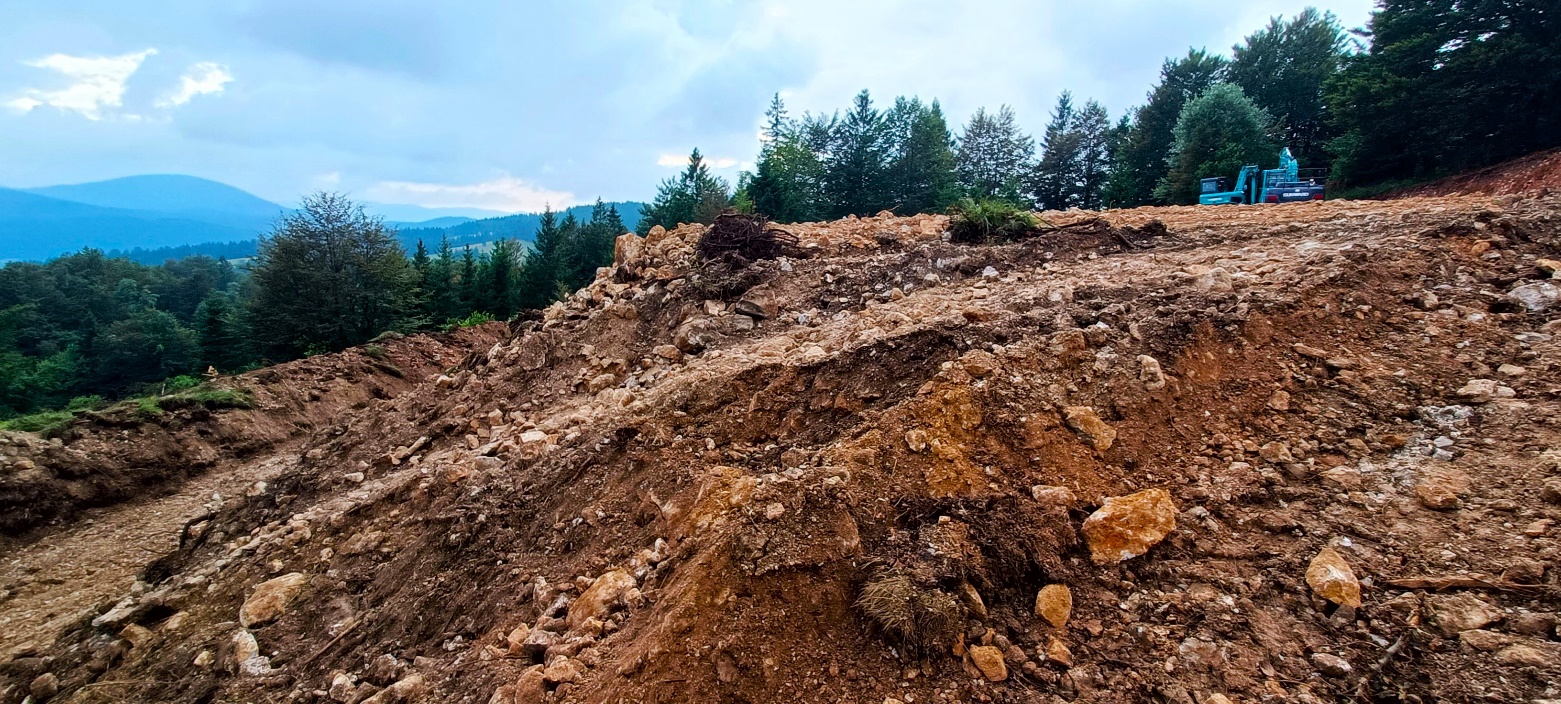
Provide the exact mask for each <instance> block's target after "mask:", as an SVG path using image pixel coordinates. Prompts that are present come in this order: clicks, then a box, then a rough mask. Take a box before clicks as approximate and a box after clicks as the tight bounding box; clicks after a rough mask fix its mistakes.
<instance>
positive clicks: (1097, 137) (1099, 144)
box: [1074, 100, 1118, 210]
mask: <svg viewBox="0 0 1561 704" xmlns="http://www.w3.org/2000/svg"><path fill="white" fill-rule="evenodd" d="M1074 129H1075V130H1076V131H1077V132H1078V135H1079V138H1078V153H1077V157H1076V159H1075V166H1074V173H1075V175H1076V176H1077V182H1076V185H1077V197H1076V198H1075V200H1074V204H1075V205H1077V206H1078V207H1080V208H1084V209H1086V210H1098V209H1100V208H1101V206H1102V203H1103V195H1104V191H1105V188H1106V178H1107V177H1108V176H1109V175H1110V173H1111V157H1112V154H1113V153H1114V152H1115V151H1116V141H1117V139H1118V132H1117V130H1116V129H1115V128H1113V127H1112V126H1111V118H1110V116H1109V115H1107V113H1106V108H1105V106H1103V105H1101V104H1100V103H1098V102H1095V101H1093V100H1091V101H1088V102H1086V103H1084V109H1082V110H1080V111H1079V112H1078V115H1077V116H1076V118H1075V120H1074Z"/></svg>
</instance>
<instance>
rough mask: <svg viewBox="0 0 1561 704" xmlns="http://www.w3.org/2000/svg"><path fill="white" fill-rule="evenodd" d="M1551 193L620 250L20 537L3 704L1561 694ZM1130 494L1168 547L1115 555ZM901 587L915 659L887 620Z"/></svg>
mask: <svg viewBox="0 0 1561 704" xmlns="http://www.w3.org/2000/svg"><path fill="white" fill-rule="evenodd" d="M1558 206H1561V200H1558V199H1557V198H1556V197H1554V196H1542V197H1530V196H1525V197H1517V196H1504V197H1493V196H1447V197H1438V198H1405V199H1399V200H1392V201H1371V202H1337V201H1330V202H1319V203H1308V204H1296V205H1285V206H1254V207H1226V208H1192V207H1186V208H1142V209H1137V210H1128V211H1110V212H1106V213H1102V214H1099V215H1100V216H1101V217H1103V218H1104V219H1105V221H1106V222H1107V223H1108V224H1109V227H1107V228H1103V229H1102V228H1096V227H1089V228H1075V229H1071V230H1059V231H1055V232H1053V233H1051V234H1047V235H1043V236H1040V237H1036V238H1031V239H1027V240H1022V241H1019V242H1015V243H1012V244H1005V245H1001V246H967V245H959V244H954V243H950V242H948V241H946V239H945V232H946V230H947V225H948V223H947V219H946V218H943V217H940V216H917V217H910V218H895V217H891V216H888V215H884V216H881V217H877V218H865V219H848V220H844V221H839V222H834V223H816V224H806V225H798V226H788V227H787V228H786V229H787V230H788V231H789V232H790V233H791V234H793V235H795V236H796V237H797V238H798V242H799V246H800V248H801V250H800V251H801V252H803V253H804V254H805V255H806V256H799V257H783V258H780V259H775V260H761V261H757V262H753V263H749V264H746V265H745V266H743V267H742V268H741V269H740V270H738V271H733V270H731V269H729V268H727V269H723V270H721V271H712V270H709V269H708V267H709V266H710V265H707V264H701V263H700V260H699V259H698V258H697V257H695V256H694V249H695V246H696V244H697V242H698V240H699V237H700V236H701V235H702V234H703V229H702V228H701V227H699V226H685V227H682V228H679V229H678V230H676V231H674V232H671V233H666V232H662V231H657V232H653V233H652V235H651V236H650V237H649V238H647V239H645V240H639V239H638V238H623V239H621V240H620V242H619V252H618V257H617V262H616V265H615V266H614V267H613V268H610V269H604V270H602V271H601V272H600V274H599V276H598V278H597V280H596V282H595V283H593V284H592V285H591V286H589V287H587V288H586V289H583V290H581V291H580V292H577V293H576V294H575V295H574V296H572V297H571V298H570V299H569V300H568V301H566V302H564V303H561V304H558V305H556V306H554V307H553V308H550V309H549V310H547V311H546V312H545V314H544V316H543V317H542V319H541V320H534V321H529V322H524V323H516V324H515V325H513V326H512V328H513V329H512V330H511V331H510V332H509V333H508V334H506V335H504V336H502V337H501V338H489V339H482V338H480V337H476V336H474V337H471V338H467V340H466V342H465V343H464V344H465V348H464V349H463V350H461V354H456V353H455V352H454V350H453V349H452V350H450V351H449V352H448V353H441V354H440V355H438V357H439V359H441V360H454V359H459V360H460V361H459V362H458V363H456V362H453V361H452V362H448V363H447V362H440V363H439V364H437V365H435V364H433V363H430V364H429V365H428V367H426V368H425V370H424V371H423V372H422V373H420V374H416V375H413V374H408V375H407V379H408V383H407V386H406V387H405V388H404V389H402V390H401V391H400V392H399V393H395V394H388V395H386V397H384V398H377V399H374V400H369V401H366V402H364V403H362V404H361V405H355V404H345V405H342V404H335V405H328V406H327V405H322V406H320V407H319V408H321V409H322V410H321V411H320V412H318V413H314V412H310V411H308V410H307V409H308V408H309V406H308V405H307V404H304V405H303V406H302V408H303V409H304V410H303V412H302V414H301V416H300V417H302V418H306V419H307V421H308V424H309V427H310V431H309V432H307V433H304V434H300V435H298V436H297V437H298V440H296V441H293V442H292V443H288V442H277V443H275V444H273V445H272V446H271V447H270V448H269V449H266V450H263V451H257V452H255V453H252V454H251V455H250V456H248V457H246V458H243V459H236V460H219V461H216V462H214V463H213V464H212V465H211V468H210V469H209V470H207V471H206V472H205V474H203V475H201V477H200V478H199V479H197V480H194V481H190V482H186V483H184V484H182V485H174V486H173V487H172V491H173V493H172V494H170V495H168V496H167V497H166V498H162V499H153V500H145V501H144V502H143V503H127V504H121V505H119V506H117V507H114V508H110V509H106V510H103V509H100V510H99V511H105V512H104V513H88V514H83V515H85V516H90V517H93V518H95V519H96V520H97V522H96V523H92V524H88V523H85V522H84V520H82V515H78V517H77V518H76V519H74V520H72V521H70V522H66V523H62V524H60V525H56V526H54V527H52V528H45V529H42V530H41V532H38V533H35V534H33V535H32V536H30V540H31V542H30V543H27V544H18V545H13V546H10V550H11V551H12V554H11V555H8V556H7V559H8V560H9V561H12V562H13V566H9V567H7V568H6V569H7V571H6V572H5V573H4V575H3V578H4V579H5V580H7V581H6V582H5V583H0V588H5V589H8V590H11V593H12V594H13V596H11V597H10V600H8V601H4V602H0V618H10V619H12V622H22V621H26V622H27V623H28V624H30V625H29V626H28V627H27V629H26V630H25V632H24V633H23V634H22V635H21V636H19V637H7V638H6V640H4V641H3V644H4V645H5V647H6V648H7V651H8V654H9V655H10V660H9V661H7V662H5V663H4V664H0V677H3V678H4V679H3V680H0V681H3V682H4V684H3V685H0V687H3V689H0V701H3V702H6V703H8V704H9V703H11V702H20V701H22V700H23V699H24V698H25V697H28V696H33V695H32V694H30V692H31V690H33V689H38V687H37V686H35V685H42V689H40V690H39V691H40V692H41V693H49V692H48V690H49V689H51V687H50V686H48V685H50V684H51V683H57V686H56V687H53V688H55V689H57V693H53V694H52V697H53V698H52V699H50V701H70V702H121V701H157V702H293V701H300V702H327V701H336V702H353V703H356V702H362V701H368V702H371V703H372V704H383V703H384V702H396V701H406V702H413V701H417V702H423V701H426V702H476V703H478V704H480V703H482V702H495V703H498V702H504V703H510V702H541V701H548V702H620V701H625V702H627V701H642V702H653V701H667V702H670V701H722V702H775V701H786V702H839V701H852V702H870V703H872V704H879V703H881V702H889V701H896V702H944V701H998V702H1031V701H1039V702H1055V701H1058V700H1063V701H1088V702H1116V701H1121V702H1137V701H1166V702H1177V703H1182V702H1196V703H1199V704H1203V703H1210V702H1214V703H1217V702H1222V701H1254V702H1255V701H1356V700H1366V701H1413V702H1463V701H1540V700H1549V699H1561V691H1558V690H1557V685H1556V684H1555V683H1556V682H1557V681H1558V680H1561V641H1558V636H1557V632H1556V622H1555V619H1556V614H1557V612H1558V610H1561V590H1558V584H1561V573H1558V568H1561V564H1558V559H1561V532H1558V530H1561V528H1558V526H1557V525H1556V523H1557V521H1558V520H1561V505H1558V503H1557V502H1561V483H1558V482H1561V466H1558V465H1561V438H1558V436H1561V412H1558V410H1561V355H1558V353H1561V340H1558V339H1557V337H1556V335H1557V334H1558V333H1561V330H1558V329H1557V328H1558V327H1561V325H1558V323H1556V322H1555V321H1556V320H1557V319H1558V317H1561V303H1552V304H1550V305H1548V307H1547V306H1546V305H1544V304H1543V301H1542V300H1540V303H1539V307H1538V308H1535V307H1533V305H1531V304H1529V303H1527V302H1526V301H1531V300H1538V299H1534V298H1533V297H1532V296H1530V295H1529V294H1531V293H1533V292H1535V291H1536V290H1539V289H1542V288H1543V286H1544V285H1545V282H1546V281H1547V280H1548V279H1547V277H1548V276H1549V274H1548V273H1547V272H1546V271H1545V270H1544V269H1543V268H1542V267H1541V264H1540V262H1541V260H1543V259H1552V260H1553V259H1556V258H1557V252H1558V235H1561V213H1558V211H1557V207H1558ZM1043 215H1044V216H1045V218H1046V219H1047V220H1048V221H1049V222H1050V223H1052V224H1054V225H1066V224H1068V223H1070V222H1076V221H1083V220H1085V219H1087V218H1090V217H1095V216H1096V214H1093V213H1046V214H1043ZM717 279H719V280H717ZM1524 287H1528V288H1524ZM1536 287H1538V288H1536ZM717 290H718V291H720V294H719V295H717V296H711V297H709V299H708V300H707V295H708V294H709V292H711V291H717ZM1515 290H1516V292H1515V293H1514V291H1515ZM1541 294H1542V291H1541ZM1541 298H1542V295H1541ZM408 342H409V343H415V344H430V343H417V342H415V339H414V340H408ZM439 344H442V345H448V346H450V347H452V348H455V347H458V345H457V344H456V343H454V342H450V341H445V342H441V343H439ZM354 354H358V353H356V352H348V353H344V354H343V355H341V356H340V357H339V358H337V359H340V360H351V359H354V357H353V356H352V355H354ZM321 363H322V364H323V363H325V362H323V361H322V362H321ZM341 363H342V364H346V363H348V362H346V361H343V362H341ZM435 367H437V368H435ZM1471 380H1483V381H1478V383H1470V382H1471ZM303 381H304V379H303V378H296V379H295V380H294V381H292V382H284V383H302V382H303ZM1082 407H1088V409H1090V411H1091V412H1092V414H1093V416H1094V417H1095V418H1098V421H1099V423H1098V424H1088V423H1082V422H1080V421H1079V418H1080V411H1079V409H1080V408H1082ZM264 412H265V411H264V409H262V410H260V411H256V412H254V413H257V414H261V415H263V414H264ZM82 432H83V437H82V439H78V440H77V441H76V442H78V443H80V442H85V441H86V440H85V438H87V437H92V436H95V435H102V436H106V435H108V434H111V433H112V432H117V431H113V430H110V429H83V430H82ZM170 433H171V435H173V436H176V437H179V436H180V431H177V430H175V431H170ZM1108 436H1109V437H1110V441H1109V442H1108V441H1106V440H1105V438H1107V437H1108ZM293 443H296V444H293ZM68 446H69V445H67V447H68ZM259 478H265V481H266V485H265V487H263V488H258V487H257V488H256V489H254V490H251V491H234V490H233V489H232V488H231V487H237V486H244V487H250V486H253V483H254V481H255V480H257V479H259ZM219 484H220V485H221V487H225V488H214V487H217V486H218V485H219ZM1038 486H1039V487H1042V488H1041V490H1039V491H1037V490H1036V489H1035V487H1038ZM1046 487H1053V488H1052V489H1047V488H1046ZM1056 487H1060V488H1064V489H1066V490H1067V491H1066V492H1060V491H1059V490H1058V489H1056ZM1146 489H1163V490H1166V491H1168V492H1169V493H1170V495H1171V497H1172V502H1173V504H1174V511H1175V515H1174V526H1175V527H1174V529H1173V530H1172V531H1171V532H1170V533H1169V534H1168V535H1166V536H1165V537H1164V539H1163V540H1161V541H1159V542H1157V543H1155V544H1154V545H1153V547H1151V548H1149V550H1148V552H1147V553H1146V554H1143V555H1141V556H1137V557H1132V558H1130V559H1127V560H1125V561H1122V562H1109V563H1107V564H1101V563H1099V562H1098V561H1097V560H1095V559H1092V554H1091V550H1090V548H1089V545H1088V543H1087V541H1086V540H1085V539H1084V537H1083V536H1082V535H1081V533H1080V527H1081V525H1082V524H1083V522H1084V521H1085V519H1086V518H1087V517H1088V516H1090V515H1091V514H1092V513H1093V512H1095V511H1096V509H1098V508H1099V507H1100V506H1101V505H1102V504H1103V503H1104V501H1105V499H1106V498H1108V497H1119V496H1124V495H1127V494H1131V493H1134V492H1137V491H1141V490H1146ZM167 490H168V488H166V487H165V488H164V489H162V491H167ZM212 491H217V492H218V493H221V495H222V498H221V500H220V501H215V500H213V499H212V498H211V492H212ZM1065 496H1071V499H1069V498H1060V497H1065ZM208 503H209V504H210V506H209V509H210V513H211V515H210V517H207V518H204V520H199V521H197V522H195V523H193V524H188V523H187V522H186V521H187V520H188V519H187V518H186V517H187V516H188V517H202V512H204V511H205V510H206V509H207V504H208ZM155 511H162V512H163V514H162V515H161V516H158V515H155V514H151V515H148V512H155ZM191 513H195V514H196V515H195V516H190V514H191ZM138 516H140V517H141V518H139V519H138V518H137V517H138ZM143 519H144V520H143ZM108 524H112V525H113V526H116V527H115V528H113V529H112V531H110V530H109V529H107V528H105V526H106V525H108ZM121 530H123V531H126V532H127V534H128V535H134V536H137V537H135V538H133V539H132V540H133V541H134V544H138V545H144V546H147V547H148V548H149V550H148V551H146V552H143V553H140V554H136V553H130V552H129V551H128V550H127V548H126V545H127V541H125V540H116V539H115V537H116V536H114V535H109V534H108V533H109V532H116V533H117V532H118V531H121ZM158 547H161V548H164V549H171V551H170V552H168V553H167V554H166V555H163V556H161V557H158V558H157V559H150V558H152V557H154V555H153V553H155V552H157V551H158V550H157V548H158ZM1324 548H1332V549H1333V550H1334V551H1336V552H1337V553H1338V554H1339V555H1340V556H1341V557H1342V558H1343V560H1344V561H1345V562H1346V563H1347V564H1348V565H1349V567H1350V570H1351V571H1352V572H1353V575H1354V578H1355V579H1356V581H1357V582H1358V584H1359V587H1360V590H1361V595H1362V596H1361V603H1360V605H1359V606H1348V605H1344V606H1341V605H1339V604H1337V603H1333V602H1331V601H1329V600H1327V599H1324V598H1322V597H1321V596H1320V595H1319V593H1318V592H1316V591H1314V588H1313V587H1311V586H1309V585H1308V582H1307V580H1306V572H1307V568H1308V565H1309V564H1310V563H1311V562H1312V560H1313V558H1314V557H1316V556H1317V555H1318V554H1319V552H1321V551H1323V549H1324ZM63 554H70V555H71V558H72V562H73V564H79V565H88V564H90V565H94V566H96V569H97V570H98V572H96V573H88V572H86V571H85V570H86V568H84V567H71V568H66V567H63V566H61V567H59V568H55V567H50V566H47V565H46V564H44V563H48V562H49V561H51V560H54V559H57V558H55V557H54V556H56V555H63ZM111 556H113V557H111ZM135 564H143V565H144V567H142V568H141V570H140V572H139V577H140V584H136V585H132V584H129V583H127V581H126V578H125V576H124V575H126V574H128V570H129V569H130V568H131V566H132V565H135ZM29 566H32V567H37V568H38V569H36V570H34V571H33V572H32V573H31V574H32V576H33V577H34V579H32V580H31V581H29V582H26V583H23V580H24V579H25V577H23V576H18V575H24V574H25V573H27V571H28V569H29ZM45 573H47V574H50V575H56V574H57V575H59V576H57V577H48V578H45V579H48V580H54V579H57V580H59V583H51V584H46V585H43V586H39V583H40V582H41V581H43V580H40V579H37V578H36V577H37V576H38V575H41V574H45ZM294 573H297V574H300V575H303V576H304V577H305V579H304V580H303V582H302V583H303V584H304V586H302V587H301V588H300V589H299V590H298V591H297V592H296V593H289V594H286V595H283V596H280V597H279V596H277V595H276V593H275V591H274V590H275V589H276V586H275V585H276V584H279V583H282V582H286V583H294V584H296V583H298V582H296V581H294V580H291V579H289V580H280V581H279V582H269V583H268V580H272V579H274V578H277V577H281V576H283V575H290V574H294ZM886 576H893V577H903V579H902V580H900V581H898V582H895V584H901V585H908V586H903V587H897V588H902V589H908V590H910V591H911V592H912V594H911V595H912V596H915V597H916V598H917V599H918V600H919V601H916V602H915V603H918V604H926V605H930V606H929V609H930V611H928V612H926V613H924V614H922V615H921V616H917V617H916V618H917V621H916V622H917V623H918V624H920V625H919V626H918V628H917V629H915V632H914V633H910V632H908V631H906V630H905V629H896V628H894V627H892V626H891V627H886V625H888V624H886V623H885V622H883V621H881V620H875V619H874V618H873V617H872V616H870V615H869V613H868V612H867V611H866V610H864V609H863V608H862V607H860V606H858V600H859V598H860V597H861V595H862V590H863V586H864V585H865V584H867V583H868V582H869V581H873V582H875V583H878V582H879V581H881V580H882V579H883V578H885V577H886ZM99 577H102V579H99ZM96 582H101V583H102V587H103V588H99V587H98V585H97V584H96ZM262 583H268V584H267V586H265V587H260V585H261V584H262ZM1056 584H1061V585H1066V586H1067V587H1068V588H1069V589H1070V591H1071V596H1072V609H1071V616H1070V618H1069V619H1068V620H1067V622H1066V623H1065V624H1064V625H1062V626H1060V627H1059V626H1056V625H1054V624H1052V623H1050V622H1049V621H1047V620H1046V619H1043V618H1041V617H1039V616H1038V615H1037V614H1036V613H1035V604H1036V598H1037V592H1038V591H1039V590H1040V589H1041V588H1042V587H1044V586H1047V585H1056ZM89 586H90V587H91V588H88V587H89ZM45 592H47V594H45ZM262 601H265V602H268V603H267V604H262V603H261V602H262ZM246 602H249V606H248V607H247V608H245V609H244V612H245V616H244V617H243V619H242V622H243V623H247V624H248V625H247V626H246V625H241V616H240V610H241V606H244V605H245V604H246ZM265 607H270V608H269V610H266V609H265ZM40 609H42V610H47V611H50V612H52V613H54V614H55V616H53V617H48V618H49V619H52V620H50V621H47V622H45V623H42V625H37V621H38V619H39V616H37V614H38V612H39V610H40ZM263 610H264V612H265V613H266V614H267V616H266V617H265V618H261V619H258V620H257V619H256V618H254V614H256V613H261V612H262V611H263ZM66 614H75V616H74V617H66V616H64V615H66ZM50 637H52V640H49V638H50ZM250 638H253V642H254V643H255V644H256V645H257V648H256V649H255V650H254V651H249V650H247V644H248V643H249V642H250V641H249V640H248V639H250ZM512 638H513V642H511V639H512ZM523 641H524V642H523ZM235 644H236V645H235ZM988 646H989V647H990V648H992V649H995V650H987V649H986V647H988ZM992 653H996V654H997V657H996V658H995V660H996V662H994V660H993V658H991V657H988V656H990V655H992ZM998 662H1001V668H1000V669H1001V671H999V670H998V669H997V668H998V665H997V663H998ZM36 700H37V699H35V701H36Z"/></svg>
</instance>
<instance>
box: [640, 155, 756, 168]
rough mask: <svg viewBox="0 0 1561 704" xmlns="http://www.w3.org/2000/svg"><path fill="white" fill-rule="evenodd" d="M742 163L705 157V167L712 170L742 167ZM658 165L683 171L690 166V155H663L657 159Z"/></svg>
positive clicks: (721, 158) (721, 157) (729, 159)
mask: <svg viewBox="0 0 1561 704" xmlns="http://www.w3.org/2000/svg"><path fill="white" fill-rule="evenodd" d="M742 163H743V162H741V161H738V160H737V159H733V158H731V157H728V156H707V157H705V165H706V166H709V167H710V168H712V169H730V168H732V167H733V166H738V165H740V164H742ZM656 165H657V166H664V167H666V168H669V169H681V168H683V167H685V166H688V155H687V154H662V155H661V156H658V157H656Z"/></svg>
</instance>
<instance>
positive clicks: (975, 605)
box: [959, 582, 987, 621]
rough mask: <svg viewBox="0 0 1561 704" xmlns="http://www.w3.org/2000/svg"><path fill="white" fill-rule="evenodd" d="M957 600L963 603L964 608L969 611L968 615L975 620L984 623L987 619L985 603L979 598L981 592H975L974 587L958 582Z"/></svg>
mask: <svg viewBox="0 0 1561 704" xmlns="http://www.w3.org/2000/svg"><path fill="white" fill-rule="evenodd" d="M959 600H960V601H961V602H964V604H965V608H966V609H967V610H969V611H970V615H972V616H974V617H976V619H977V620H981V621H985V620H986V619H987V611H986V601H985V600H984V599H982V598H981V592H979V591H977V590H976V585H974V584H971V583H970V582H960V583H959Z"/></svg>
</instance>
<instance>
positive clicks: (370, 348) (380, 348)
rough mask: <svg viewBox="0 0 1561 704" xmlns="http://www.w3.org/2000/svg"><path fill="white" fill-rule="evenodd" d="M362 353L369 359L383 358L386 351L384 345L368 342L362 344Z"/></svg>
mask: <svg viewBox="0 0 1561 704" xmlns="http://www.w3.org/2000/svg"><path fill="white" fill-rule="evenodd" d="M363 354H365V355H367V356H368V357H369V358H371V359H384V358H385V356H386V354H387V353H386V352H385V346H384V345H376V344H368V345H364V346H363Z"/></svg>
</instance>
